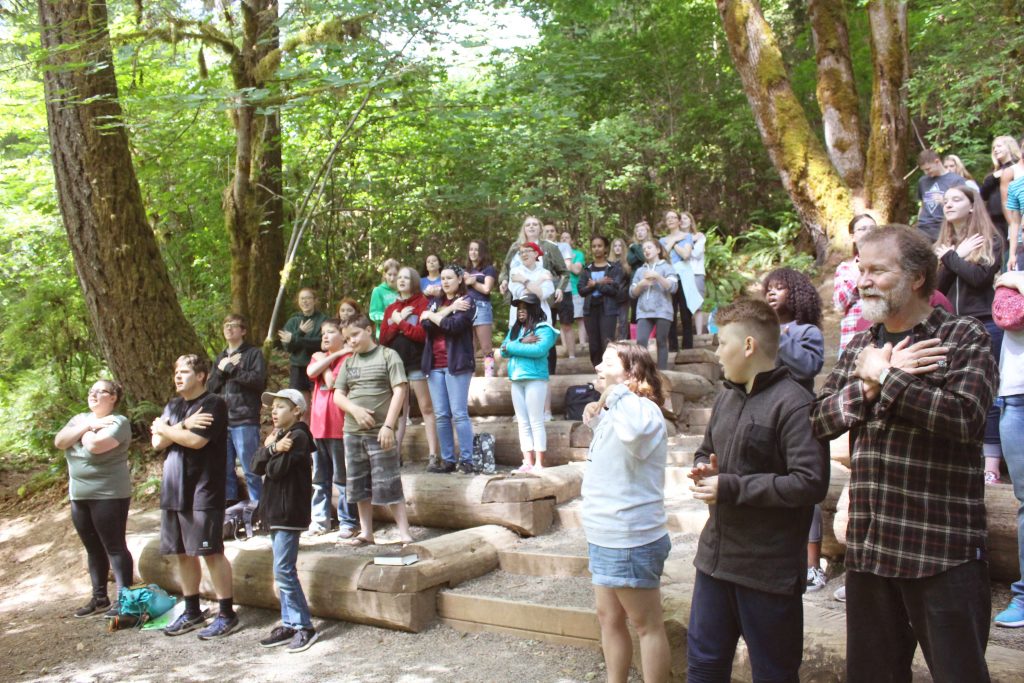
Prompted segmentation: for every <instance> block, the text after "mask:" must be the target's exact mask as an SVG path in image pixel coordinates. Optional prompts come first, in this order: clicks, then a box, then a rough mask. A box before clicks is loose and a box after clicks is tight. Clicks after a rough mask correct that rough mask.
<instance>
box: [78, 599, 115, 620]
mask: <svg viewBox="0 0 1024 683" xmlns="http://www.w3.org/2000/svg"><path fill="white" fill-rule="evenodd" d="M108 609H110V600H97V599H96V598H93V599H91V600H89V602H88V603H86V604H85V605H82V606H81V607H79V608H78V609H76V610H75V616H76V617H79V618H81V617H91V616H92V615H94V614H99V613H100V612H106V611H107V610H108Z"/></svg>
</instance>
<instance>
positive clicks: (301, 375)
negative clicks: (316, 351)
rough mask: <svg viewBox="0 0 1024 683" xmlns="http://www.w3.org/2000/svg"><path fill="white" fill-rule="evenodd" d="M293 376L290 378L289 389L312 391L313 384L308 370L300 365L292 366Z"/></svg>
mask: <svg viewBox="0 0 1024 683" xmlns="http://www.w3.org/2000/svg"><path fill="white" fill-rule="evenodd" d="M288 367H290V368H291V375H290V376H289V377H288V388H289V389H298V390H299V391H312V390H313V383H312V382H310V381H309V375H307V374H306V368H304V367H302V366H299V365H290V366H288Z"/></svg>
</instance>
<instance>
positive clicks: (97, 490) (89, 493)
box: [64, 413, 132, 500]
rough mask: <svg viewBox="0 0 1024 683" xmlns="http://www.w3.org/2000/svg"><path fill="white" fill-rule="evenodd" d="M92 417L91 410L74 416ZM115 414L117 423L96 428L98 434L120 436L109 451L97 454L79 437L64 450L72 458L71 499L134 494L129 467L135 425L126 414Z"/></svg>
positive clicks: (77, 418)
mask: <svg viewBox="0 0 1024 683" xmlns="http://www.w3.org/2000/svg"><path fill="white" fill-rule="evenodd" d="M91 417H92V415H91V414H89V413H81V414H80V415H76V416H75V417H74V418H73V420H88V419H89V418H91ZM111 417H113V418H114V424H113V425H111V426H109V427H107V428H106V429H102V430H100V431H98V432H96V436H97V437H98V438H103V437H106V436H112V437H114V438H115V439H117V445H116V446H114V447H113V448H111V449H110V450H109V451H107V452H105V453H99V454H93V453H90V452H89V451H88V450H86V448H85V446H83V445H82V442H81V441H79V442H78V443H76V444H75V445H74V446H72V447H71V448H69V449H67V450H66V451H64V457H65V458H67V461H68V477H69V479H70V481H69V484H68V497H69V498H70V499H71V500H110V499H116V498H131V496H132V478H131V471H130V470H129V468H128V446H129V445H130V444H131V441H132V427H131V424H130V423H129V422H128V418H127V417H125V416H124V415H111Z"/></svg>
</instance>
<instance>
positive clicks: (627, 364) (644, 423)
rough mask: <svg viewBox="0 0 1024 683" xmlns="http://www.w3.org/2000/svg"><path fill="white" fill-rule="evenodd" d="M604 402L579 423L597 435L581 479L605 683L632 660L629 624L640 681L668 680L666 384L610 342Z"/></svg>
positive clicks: (619, 676) (636, 353)
mask: <svg viewBox="0 0 1024 683" xmlns="http://www.w3.org/2000/svg"><path fill="white" fill-rule="evenodd" d="M597 379H598V384H599V386H603V393H602V394H601V399H600V400H599V401H597V402H595V403H591V404H590V405H588V406H587V407H586V409H585V411H584V414H583V419H584V421H585V422H586V423H587V425H588V426H589V427H590V428H591V429H593V430H594V437H593V440H592V441H591V446H590V454H589V458H588V460H589V462H588V463H587V471H586V474H585V475H584V477H583V531H584V533H585V535H586V537H587V544H588V546H589V555H590V574H591V576H592V581H593V584H594V593H595V596H596V603H597V619H598V622H599V623H600V625H601V647H602V649H603V650H604V659H605V664H606V665H607V671H608V681H609V682H610V683H625V681H626V679H627V677H628V675H629V665H630V662H631V661H632V659H633V641H632V638H631V637H630V634H629V628H628V627H627V625H626V620H627V619H628V620H629V623H631V624H633V627H634V628H635V629H636V632H637V635H638V636H639V637H640V658H641V661H642V663H643V672H644V681H646V682H647V683H653V682H657V683H661V682H663V681H667V680H668V673H669V664H670V654H669V645H668V637H667V636H666V634H665V623H664V618H663V617H662V611H661V589H660V586H661V572H662V569H663V567H664V565H665V558H666V557H668V553H669V550H671V548H672V543H671V541H670V540H669V536H668V527H667V526H666V521H667V520H666V515H665V460H666V454H667V452H668V434H667V432H666V430H665V421H664V419H663V418H662V415H661V409H660V408H659V407H658V404H659V403H660V402H661V400H662V395H663V390H662V378H661V375H660V374H659V373H658V370H657V368H655V366H654V361H652V360H651V356H650V354H649V353H648V352H647V349H645V348H644V347H642V346H640V345H638V344H636V343H634V342H611V343H609V344H608V346H607V348H606V349H605V352H604V355H603V356H602V359H601V363H600V364H599V365H598V366H597Z"/></svg>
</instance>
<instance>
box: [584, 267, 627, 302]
mask: <svg viewBox="0 0 1024 683" xmlns="http://www.w3.org/2000/svg"><path fill="white" fill-rule="evenodd" d="M593 269H594V264H593V263H589V264H587V266H586V267H585V268H584V269H583V271H582V272H581V273H580V279H579V282H577V283H576V288H577V289H578V290H579V293H580V296H583V297H586V299H585V300H584V301H583V315H590V308H591V306H592V305H593V302H594V292H595V291H597V292H600V293H601V296H599V297H598V298H597V302H598V303H600V304H601V306H602V309H601V313H602V314H603V315H618V314H619V300H620V299H621V298H622V294H623V292H628V291H629V278H627V277H626V271H625V270H623V268H622V264H620V263H618V262H614V261H609V262H608V266H607V267H606V268H605V269H604V274H605V277H610V278H611V279H612V280H613V281H612V283H611V284H606V285H599V284H597V282H596V281H595V280H594V279H593V278H592V277H591V275H590V273H591V272H592V271H593Z"/></svg>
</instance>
